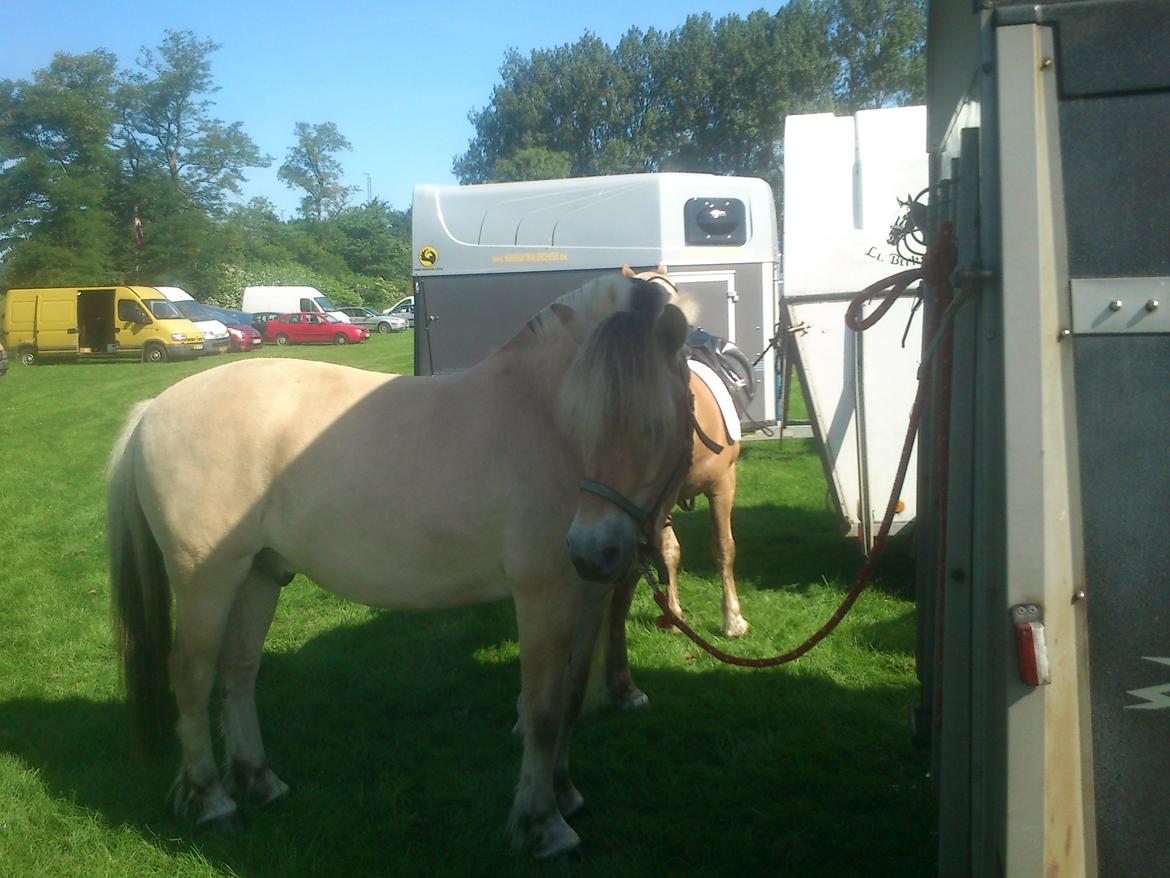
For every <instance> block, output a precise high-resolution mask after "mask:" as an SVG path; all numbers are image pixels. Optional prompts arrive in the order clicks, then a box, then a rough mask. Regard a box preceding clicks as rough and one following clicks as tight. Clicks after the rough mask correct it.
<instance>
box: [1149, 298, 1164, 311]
mask: <svg viewBox="0 0 1170 878" xmlns="http://www.w3.org/2000/svg"><path fill="white" fill-rule="evenodd" d="M1161 304H1162V303H1161V302H1159V301H1158V300H1157V299H1150V301H1148V302H1146V310H1147V311H1157V310H1158V306H1159V305H1161Z"/></svg>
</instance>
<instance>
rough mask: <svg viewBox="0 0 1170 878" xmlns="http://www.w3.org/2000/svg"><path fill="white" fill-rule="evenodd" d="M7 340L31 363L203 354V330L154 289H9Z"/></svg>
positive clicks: (160, 358) (149, 359)
mask: <svg viewBox="0 0 1170 878" xmlns="http://www.w3.org/2000/svg"><path fill="white" fill-rule="evenodd" d="M4 329H5V332H4V344H5V345H6V346H7V348H8V349H9V350H11V351H15V352H16V356H17V358H18V359H19V360H20V362H22V363H23V364H25V365H26V366H31V365H32V364H33V363H36V362H37V361H38V360H40V359H41V358H42V357H59V358H72V359H89V358H94V357H140V358H141V359H142V360H143V362H148V363H163V362H166V361H167V360H170V359H190V358H191V357H195V356H197V355H198V354H200V353H202V352H203V347H204V345H203V333H202V332H200V331H199V329H198V328H197V327H196V326H195V324H194V323H192V322H191V321H190V320H188V319H187V318H186V317H184V316H183V315H182V314H180V313H179V311H178V310H177V309H176V308H175V305H174V303H173V302H170V301H168V300H167V298H166V297H165V296H164V295H163V294H162V293H160V292H159V291H158V290H156V289H155V288H154V287H141V286H133V287H130V286H114V287H53V288H47V289H26V290H9V291H8V294H7V295H6V296H5V298H4Z"/></svg>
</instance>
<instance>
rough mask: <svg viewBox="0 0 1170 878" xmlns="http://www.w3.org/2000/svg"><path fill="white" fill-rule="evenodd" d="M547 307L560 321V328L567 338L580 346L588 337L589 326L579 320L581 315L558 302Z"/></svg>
mask: <svg viewBox="0 0 1170 878" xmlns="http://www.w3.org/2000/svg"><path fill="white" fill-rule="evenodd" d="M549 307H550V308H551V309H552V312H553V313H554V314H556V315H557V319H558V320H559V321H561V326H563V327H564V328H565V332H567V333H568V334H569V338H571V339H573V341H574V342H576V343H577V344H578V345H580V344H582V343H583V342H584V341H585V339H586V338H587V337H588V335H589V324H587V323H586V322H585V321H584V320H582V319H581V315H579V314H578V313H577V312H576V311H574V310H573V309H572V308H570V307H569V306H568V305H562V304H561V303H560V302H553V303H552V304H551V305H549Z"/></svg>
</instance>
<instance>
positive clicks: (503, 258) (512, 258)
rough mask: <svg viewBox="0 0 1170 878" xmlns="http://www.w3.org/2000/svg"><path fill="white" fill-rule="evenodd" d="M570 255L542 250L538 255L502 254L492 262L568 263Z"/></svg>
mask: <svg viewBox="0 0 1170 878" xmlns="http://www.w3.org/2000/svg"><path fill="white" fill-rule="evenodd" d="M568 261H569V254H568V253H557V252H556V251H554V250H541V251H539V252H537V253H502V254H500V255H499V256H493V257H492V262H497V263H499V262H568Z"/></svg>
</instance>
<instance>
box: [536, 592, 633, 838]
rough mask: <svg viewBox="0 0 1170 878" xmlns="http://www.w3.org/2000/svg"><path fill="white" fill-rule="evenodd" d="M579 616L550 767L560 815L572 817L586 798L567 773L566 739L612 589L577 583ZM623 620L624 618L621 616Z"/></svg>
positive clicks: (577, 713) (577, 710)
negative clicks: (554, 761)
mask: <svg viewBox="0 0 1170 878" xmlns="http://www.w3.org/2000/svg"><path fill="white" fill-rule="evenodd" d="M577 588H579V589H580V590H579V592H578V594H579V597H580V615H579V616H578V619H577V624H576V627H575V630H574V632H573V646H572V649H571V651H570V653H569V665H568V668H567V673H566V677H565V703H564V710H563V711H562V713H561V726H560V733H559V735H558V736H557V752H556V764H555V768H554V770H553V790H554V792H555V793H556V797H557V806H558V807H559V808H560V811H561V815H562V816H564V817H572V816H573V815H574V814H575V813H577V812H578V811H579V810H581V807H582V806H583V805H584V804H585V798H584V797H583V796H582V795H581V793H580V792H578V790H577V788H576V787H575V786H574V785H573V780H572V778H571V777H570V776H569V742H570V740H571V739H572V735H573V723H574V722H576V720H577V717H578V716H580V715H581V705H582V704H583V703H584V701H585V692H586V690H587V688H588V685H589V672H590V670H591V667H592V664H593V652H594V650H595V649H596V648H597V640H598V635H599V634H600V632H601V627H602V622H603V621H604V617H605V614H606V612H607V609H608V607H609V606H610V600H609V598H610V594H611V592H612V589H611V588H610V587H608V586H599V585H579V586H577ZM623 622H624V618H623Z"/></svg>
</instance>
